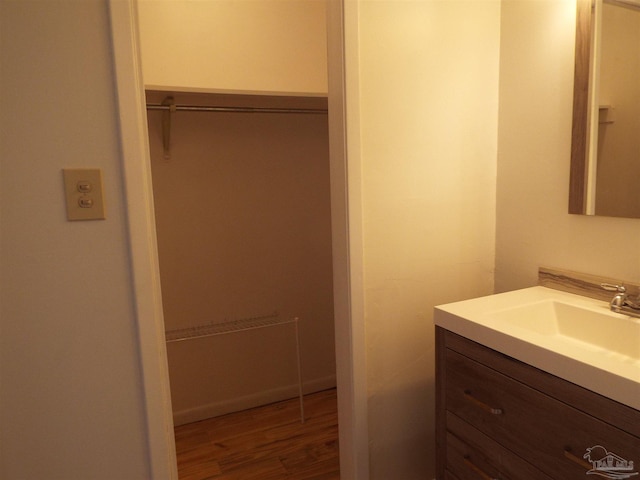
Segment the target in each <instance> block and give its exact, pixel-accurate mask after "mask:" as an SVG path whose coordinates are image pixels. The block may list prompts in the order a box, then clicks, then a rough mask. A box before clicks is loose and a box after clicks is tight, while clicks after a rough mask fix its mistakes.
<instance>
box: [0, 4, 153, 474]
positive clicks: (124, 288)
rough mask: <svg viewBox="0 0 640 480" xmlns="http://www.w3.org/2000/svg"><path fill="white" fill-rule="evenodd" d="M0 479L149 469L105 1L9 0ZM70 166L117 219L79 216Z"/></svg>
mask: <svg viewBox="0 0 640 480" xmlns="http://www.w3.org/2000/svg"><path fill="white" fill-rule="evenodd" d="M0 10H1V12H0V65H2V69H1V70H0V75H1V77H0V78H1V81H0V83H1V84H2V91H3V93H4V100H3V102H2V114H0V122H1V123H0V125H1V130H0V132H1V137H0V146H1V148H2V150H1V153H0V162H1V164H0V167H1V173H0V194H1V196H0V205H2V217H1V220H2V228H1V230H0V235H1V236H0V241H1V248H0V272H2V277H1V279H0V330H1V332H2V333H1V334H0V373H1V375H2V377H1V379H0V383H1V385H2V386H1V387H0V405H2V408H0V425H1V427H0V445H1V448H0V477H1V478H4V479H34V478H47V479H61V480H62V479H64V480H75V479H78V480H80V479H82V480H87V479H105V480H113V479H141V478H149V477H150V467H149V459H148V450H147V438H146V436H145V432H146V426H145V411H144V399H143V395H142V386H141V372H140V366H139V349H138V345H137V336H136V324H135V320H136V319H135V315H134V311H133V303H132V281H131V274H130V263H129V252H128V248H127V232H126V224H125V214H126V211H125V205H124V201H123V200H124V198H123V196H124V193H123V182H122V179H121V165H120V162H121V158H120V152H119V138H118V133H117V130H116V126H117V123H116V122H117V112H116V111H115V108H114V105H115V98H116V97H115V95H116V92H115V88H114V83H113V71H112V57H111V46H110V39H109V19H108V14H107V12H108V10H107V5H106V2H104V1H99V0H84V1H82V2H78V1H64V0H59V1H55V2H41V1H38V2H36V1H28V0H16V1H12V0H9V1H3V2H0ZM63 167H98V168H101V169H102V170H103V174H104V181H105V196H106V203H107V220H105V221H93V222H74V223H71V222H67V221H66V217H65V205H64V196H63V187H62V174H61V169H62V168H63Z"/></svg>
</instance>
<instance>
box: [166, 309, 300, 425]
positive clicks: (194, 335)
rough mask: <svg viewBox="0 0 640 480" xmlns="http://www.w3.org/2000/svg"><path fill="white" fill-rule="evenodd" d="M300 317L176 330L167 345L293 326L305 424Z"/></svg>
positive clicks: (274, 315)
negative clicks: (279, 326) (268, 328)
mask: <svg viewBox="0 0 640 480" xmlns="http://www.w3.org/2000/svg"><path fill="white" fill-rule="evenodd" d="M298 321H299V319H298V317H293V318H284V319H283V318H280V316H279V315H278V312H273V313H271V314H268V315H260V316H257V317H248V318H242V319H238V320H230V321H226V322H221V323H207V324H202V325H195V326H192V327H185V328H176V329H171V330H167V331H166V332H165V340H166V342H167V343H173V342H182V341H185V340H195V339H199V338H205V337H213V336H217V335H225V334H230V333H239V332H246V331H249V330H256V329H258V328H267V327H275V326H278V325H287V324H293V325H294V330H295V339H296V361H297V362H296V363H297V367H298V397H299V399H300V423H304V395H303V393H302V369H301V360H300V333H299V331H298Z"/></svg>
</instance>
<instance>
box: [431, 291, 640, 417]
mask: <svg viewBox="0 0 640 480" xmlns="http://www.w3.org/2000/svg"><path fill="white" fill-rule="evenodd" d="M612 296H613V294H612ZM548 300H553V301H557V302H561V303H565V304H571V305H574V306H578V307H580V308H584V309H588V310H591V311H595V312H597V313H598V314H599V315H602V314H603V315H605V317H603V318H605V321H604V322H603V326H602V328H603V330H606V329H607V326H608V325H606V324H605V323H606V318H607V316H609V315H611V316H614V317H613V318H614V319H615V320H616V321H618V322H619V321H620V317H624V318H623V319H624V321H629V322H635V323H640V320H639V319H634V318H631V317H627V316H621V315H619V314H615V313H613V312H610V311H609V305H608V303H606V302H602V301H599V300H594V299H591V298H588V297H582V296H580V295H574V294H571V293H566V292H562V291H559V290H553V289H550V288H546V287H531V288H525V289H522V290H515V291H512V292H507V293H500V294H496V295H489V296H486V297H479V298H474V299H471V300H465V301H461V302H455V303H449V304H446V305H439V306H437V307H436V308H435V315H434V322H435V324H436V325H438V326H440V327H443V328H445V329H447V330H449V331H451V332H453V333H457V334H458V335H461V336H463V337H465V338H468V339H469V340H473V341H475V342H477V343H480V344H482V345H485V346H487V347H489V348H491V349H493V350H497V351H499V352H502V353H504V354H506V355H509V356H510V357H513V358H515V359H517V360H520V361H522V362H525V363H527V364H529V365H532V366H534V367H536V368H539V369H541V370H544V371H546V372H549V373H551V374H553V375H556V376H557V377H560V378H563V379H565V380H567V381H569V382H572V383H575V384H577V385H580V386H581V387H584V388H587V389H589V390H592V391H594V392H597V393H599V394H601V395H604V396H606V397H608V398H611V399H613V400H616V401H618V402H620V403H623V404H625V405H628V406H630V407H633V408H635V409H638V410H640V359H638V358H634V357H631V356H626V355H623V354H620V353H617V352H615V351H611V350H610V349H606V348H603V347H599V346H596V345H593V344H591V343H586V342H583V341H580V340H576V339H574V338H569V337H566V336H563V335H549V334H545V333H544V332H537V331H536V328H523V327H522V326H520V325H517V322H513V324H510V323H509V322H505V321H504V319H502V320H500V321H497V320H496V319H497V318H498V317H500V315H499V314H500V312H503V311H508V310H509V309H511V308H515V307H519V306H522V305H534V304H537V303H538V302H544V301H548ZM496 313H498V315H496ZM616 317H617V318H616ZM528 321H530V322H533V321H534V320H528ZM608 334H609V335H615V334H616V332H615V331H613V332H611V331H609V332H608ZM614 339H615V337H614ZM626 340H627V341H628V340H629V339H628V338H627V339H626ZM637 340H638V341H639V342H640V336H639V337H637ZM614 341H615V340H614ZM632 341H634V342H635V341H636V337H635V336H634V337H633V338H632Z"/></svg>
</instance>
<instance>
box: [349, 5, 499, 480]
mask: <svg viewBox="0 0 640 480" xmlns="http://www.w3.org/2000/svg"><path fill="white" fill-rule="evenodd" d="M499 13H500V4H499V2H497V1H452V2H442V1H420V2H393V1H386V2H361V3H360V7H359V18H353V17H349V18H348V19H347V20H348V23H347V24H346V29H347V31H350V30H351V31H354V30H358V31H359V36H358V42H359V44H358V50H359V58H357V60H358V62H359V63H358V64H356V63H355V62H356V59H354V58H353V57H348V60H349V63H347V76H349V74H350V72H353V71H354V70H356V71H357V74H356V75H358V76H359V78H360V81H359V84H358V86H357V88H358V91H355V90H351V91H349V90H347V97H350V96H359V104H360V110H359V112H358V113H357V114H356V116H358V114H359V117H360V125H359V132H357V133H355V134H352V136H351V137H350V138H349V139H348V140H350V141H352V142H355V143H358V142H360V148H361V150H360V151H361V158H359V159H353V158H350V159H349V161H354V160H355V161H356V162H361V165H362V191H363V197H362V198H363V203H362V206H363V207H362V208H363V218H364V223H363V241H364V288H365V322H366V336H367V340H366V341H367V363H368V366H367V371H368V373H367V381H368V392H369V393H368V397H369V398H368V408H369V443H370V463H371V478H372V479H380V480H386V479H390V478H402V479H403V480H410V479H424V478H432V477H433V476H434V455H433V453H434V417H433V415H434V339H433V327H432V311H433V307H434V305H437V304H440V303H444V302H448V301H454V300H459V299H463V298H469V297H474V296H478V295H483V294H488V293H491V291H492V289H493V263H494V257H493V251H494V250H493V249H494V228H495V223H494V220H495V219H494V216H495V214H494V212H495V157H496V142H497V101H498V98H497V94H498V88H497V87H498V77H497V75H498V49H499ZM348 85H350V84H348ZM350 118H352V116H351V114H350V112H349V111H347V119H348V120H349V119H350Z"/></svg>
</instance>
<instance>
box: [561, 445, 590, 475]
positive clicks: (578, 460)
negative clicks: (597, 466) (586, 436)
mask: <svg viewBox="0 0 640 480" xmlns="http://www.w3.org/2000/svg"><path fill="white" fill-rule="evenodd" d="M563 453H564V456H565V458H568V459H569V460H571V461H572V462H573V463H577V464H578V465H580V466H581V467H583V468H586V469H587V470H591V469H592V467H593V465H591V464H590V463H587V462H585V461H584V460H583V459H581V458H580V457H576V456H575V455H574V454H573V453H571V450H569V449H568V448H565V449H564V452H563Z"/></svg>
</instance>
